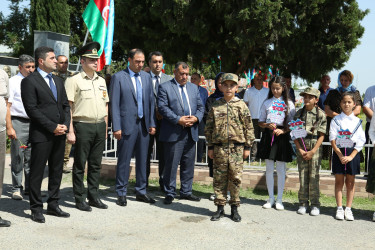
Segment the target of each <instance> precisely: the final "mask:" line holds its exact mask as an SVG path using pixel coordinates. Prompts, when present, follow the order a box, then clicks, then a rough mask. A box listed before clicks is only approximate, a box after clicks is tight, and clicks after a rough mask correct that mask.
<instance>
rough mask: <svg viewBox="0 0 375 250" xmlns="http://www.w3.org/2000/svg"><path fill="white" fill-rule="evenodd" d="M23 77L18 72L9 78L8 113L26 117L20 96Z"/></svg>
mask: <svg viewBox="0 0 375 250" xmlns="http://www.w3.org/2000/svg"><path fill="white" fill-rule="evenodd" d="M23 78H25V77H24V76H23V75H22V74H21V73H20V72H18V74H17V75H15V76H13V77H11V78H10V79H9V99H8V102H9V103H11V104H12V106H10V115H11V116H17V117H22V118H26V119H28V118H29V117H28V116H27V114H26V111H25V108H24V107H23V102H22V98H21V81H22V79H23Z"/></svg>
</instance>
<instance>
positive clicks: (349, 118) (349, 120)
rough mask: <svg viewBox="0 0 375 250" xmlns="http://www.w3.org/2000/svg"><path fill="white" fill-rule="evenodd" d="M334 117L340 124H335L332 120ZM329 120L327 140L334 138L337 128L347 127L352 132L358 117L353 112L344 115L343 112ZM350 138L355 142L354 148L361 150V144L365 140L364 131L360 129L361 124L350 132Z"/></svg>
mask: <svg viewBox="0 0 375 250" xmlns="http://www.w3.org/2000/svg"><path fill="white" fill-rule="evenodd" d="M333 119H335V120H336V121H337V123H338V124H340V126H338V125H337V124H336V122H335V121H334V120H333ZM333 119H332V121H331V127H330V129H329V141H332V140H336V138H337V134H338V130H340V129H344V130H345V129H349V131H350V132H352V133H353V132H354V129H355V128H356V127H357V125H358V123H359V121H360V119H359V118H358V117H356V116H355V115H354V114H353V113H351V114H350V115H346V114H345V113H344V112H342V113H341V114H339V115H337V116H335V118H333ZM351 140H352V141H353V142H354V143H355V147H354V148H355V149H356V150H357V151H358V152H361V150H362V148H363V145H364V144H365V142H366V137H365V132H364V131H363V129H362V125H360V126H359V128H358V129H357V131H356V132H355V133H354V134H352V138H351Z"/></svg>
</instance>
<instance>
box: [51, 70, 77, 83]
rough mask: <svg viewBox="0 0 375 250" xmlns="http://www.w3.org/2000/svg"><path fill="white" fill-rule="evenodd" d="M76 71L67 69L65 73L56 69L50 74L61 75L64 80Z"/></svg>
mask: <svg viewBox="0 0 375 250" xmlns="http://www.w3.org/2000/svg"><path fill="white" fill-rule="evenodd" d="M76 73H77V72H71V71H69V70H68V71H67V72H66V73H65V74H61V73H60V72H57V71H53V72H52V74H54V75H55V76H59V77H61V78H62V79H63V80H64V81H65V80H66V78H68V77H71V76H74V75H75V74H76Z"/></svg>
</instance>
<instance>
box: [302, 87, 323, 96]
mask: <svg viewBox="0 0 375 250" xmlns="http://www.w3.org/2000/svg"><path fill="white" fill-rule="evenodd" d="M304 94H309V95H313V96H316V98H319V97H320V91H319V90H317V89H316V88H313V87H307V88H305V90H304V91H302V92H301V94H299V95H300V96H303V95H304Z"/></svg>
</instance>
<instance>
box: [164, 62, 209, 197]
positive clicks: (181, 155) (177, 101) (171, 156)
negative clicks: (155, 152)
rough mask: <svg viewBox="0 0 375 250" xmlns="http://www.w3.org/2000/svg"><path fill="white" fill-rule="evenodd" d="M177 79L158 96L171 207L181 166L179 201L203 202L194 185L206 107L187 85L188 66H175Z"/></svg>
mask: <svg viewBox="0 0 375 250" xmlns="http://www.w3.org/2000/svg"><path fill="white" fill-rule="evenodd" d="M174 76H175V78H174V79H173V80H171V81H168V82H165V83H163V84H161V85H160V86H159V92H158V109H159V112H160V114H161V115H162V116H163V120H162V122H161V129H160V138H159V139H160V141H162V142H164V157H165V158H164V160H165V165H164V172H163V181H164V189H165V193H166V197H165V199H164V204H171V203H172V201H173V200H174V197H175V195H176V174H177V168H178V164H180V180H181V189H180V199H187V200H192V201H199V200H200V198H199V197H196V196H195V195H193V194H192V184H193V178H194V165H195V164H194V163H195V143H196V142H197V141H198V138H199V137H198V123H199V122H201V121H202V119H203V114H204V107H203V105H202V101H201V99H200V94H199V90H198V87H197V86H196V85H194V84H193V83H190V82H188V81H187V80H188V76H189V66H188V65H187V64H186V63H184V62H178V63H176V65H175V69H174Z"/></svg>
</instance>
